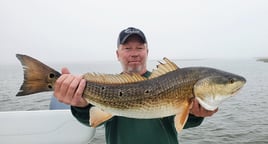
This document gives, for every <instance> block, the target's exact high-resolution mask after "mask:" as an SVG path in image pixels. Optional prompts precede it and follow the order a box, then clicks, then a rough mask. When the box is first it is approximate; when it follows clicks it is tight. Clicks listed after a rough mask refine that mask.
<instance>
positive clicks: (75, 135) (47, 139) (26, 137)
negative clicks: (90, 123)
mask: <svg viewBox="0 0 268 144" xmlns="http://www.w3.org/2000/svg"><path fill="white" fill-rule="evenodd" d="M94 134H95V129H94V128H90V127H87V126H84V125H83V124H81V123H79V122H78V121H77V120H76V119H75V118H74V117H73V116H72V114H71V112H70V110H69V109H68V110H39V111H10V112H0V143H1V144H18V143H22V144H88V143H89V142H90V141H91V140H92V138H93V136H94Z"/></svg>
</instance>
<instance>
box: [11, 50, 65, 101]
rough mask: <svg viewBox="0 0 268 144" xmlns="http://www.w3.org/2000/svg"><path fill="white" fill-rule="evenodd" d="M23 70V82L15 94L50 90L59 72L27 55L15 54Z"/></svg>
mask: <svg viewBox="0 0 268 144" xmlns="http://www.w3.org/2000/svg"><path fill="white" fill-rule="evenodd" d="M16 57H17V58H18V59H19V60H20V62H21V64H22V66H23V70H24V82H23V84H22V85H21V87H20V91H19V92H18V93H17V95H16V96H25V95H29V94H34V93H38V92H44V91H52V90H53V89H54V83H55V82H56V80H57V78H59V77H60V75H61V74H60V73H59V72H57V71H55V70H54V69H52V68H50V67H48V66H47V65H45V64H43V63H42V62H40V61H38V60H36V59H34V58H32V57H29V56H27V55H21V54H16Z"/></svg>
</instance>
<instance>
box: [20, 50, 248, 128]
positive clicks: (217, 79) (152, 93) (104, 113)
mask: <svg viewBox="0 0 268 144" xmlns="http://www.w3.org/2000/svg"><path fill="white" fill-rule="evenodd" d="M16 56H17V58H18V59H19V60H20V62H21V64H22V65H23V68H24V82H23V84H22V86H21V88H20V91H19V92H18V93H17V96H23V95H29V94H34V93H38V92H43V91H53V89H54V84H55V81H56V80H57V78H59V77H60V75H61V74H60V73H59V72H57V71H55V70H53V69H52V68H50V67H48V66H46V65H45V64H43V63H41V62H40V61H38V60H36V59H33V58H31V57H29V56H26V55H21V54H17V55H16ZM164 62H165V63H161V62H160V64H159V65H157V69H155V70H153V71H152V74H151V76H150V77H149V78H145V77H142V76H140V75H138V74H134V73H133V74H96V73H86V74H84V75H83V78H84V79H86V81H87V84H86V87H85V90H84V92H83V97H84V98H85V99H86V101H87V102H88V103H90V104H92V105H94V108H91V111H90V112H91V116H90V124H91V126H93V127H95V126H97V125H99V124H100V123H102V122H104V121H106V120H108V119H109V118H111V117H112V116H124V117H130V118H139V119H151V118H161V117H166V116H171V115H176V116H175V118H174V122H175V127H176V129H177V131H181V130H182V128H183V126H184V124H185V122H186V120H187V118H188V115H189V111H190V109H191V106H192V99H193V98H196V99H197V100H198V102H199V103H200V104H201V105H202V106H203V107H204V108H205V109H207V110H215V109H216V108H217V107H218V106H219V104H220V103H221V102H222V101H224V100H226V99H227V98H229V97H231V96H233V95H235V94H236V93H237V92H238V91H239V90H240V89H241V88H242V87H243V85H244V84H245V83H246V79H245V78H243V77H242V76H239V75H235V74H232V73H228V72H224V71H221V70H217V69H213V68H208V67H186V68H178V67H177V65H176V64H174V63H173V62H171V61H170V60H168V59H167V58H164Z"/></svg>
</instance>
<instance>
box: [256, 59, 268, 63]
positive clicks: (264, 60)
mask: <svg viewBox="0 0 268 144" xmlns="http://www.w3.org/2000/svg"><path fill="white" fill-rule="evenodd" d="M257 61H262V62H266V63H268V58H259V59H257Z"/></svg>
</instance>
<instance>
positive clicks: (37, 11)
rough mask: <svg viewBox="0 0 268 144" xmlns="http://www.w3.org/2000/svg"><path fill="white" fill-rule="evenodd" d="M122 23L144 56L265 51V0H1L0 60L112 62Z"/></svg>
mask: <svg viewBox="0 0 268 144" xmlns="http://www.w3.org/2000/svg"><path fill="white" fill-rule="evenodd" d="M129 26H134V27H137V28H140V29H141V30H143V31H144V33H145V34H146V36H147V39H148V43H149V50H150V52H149V56H150V58H151V59H161V58H162V57H168V58H172V59H186V58H251V57H267V56H268V0H165V1H155V0H135V1H127V0H106V1H104V0H0V49H1V54H0V63H16V62H18V61H17V59H16V58H15V54H16V53H23V54H27V55H30V56H33V57H36V58H38V59H40V60H42V61H45V62H81V61H83V62H84V61H94V60H116V56H115V50H116V41H117V36H118V33H119V32H120V31H121V30H122V29H124V28H126V27H129Z"/></svg>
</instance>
